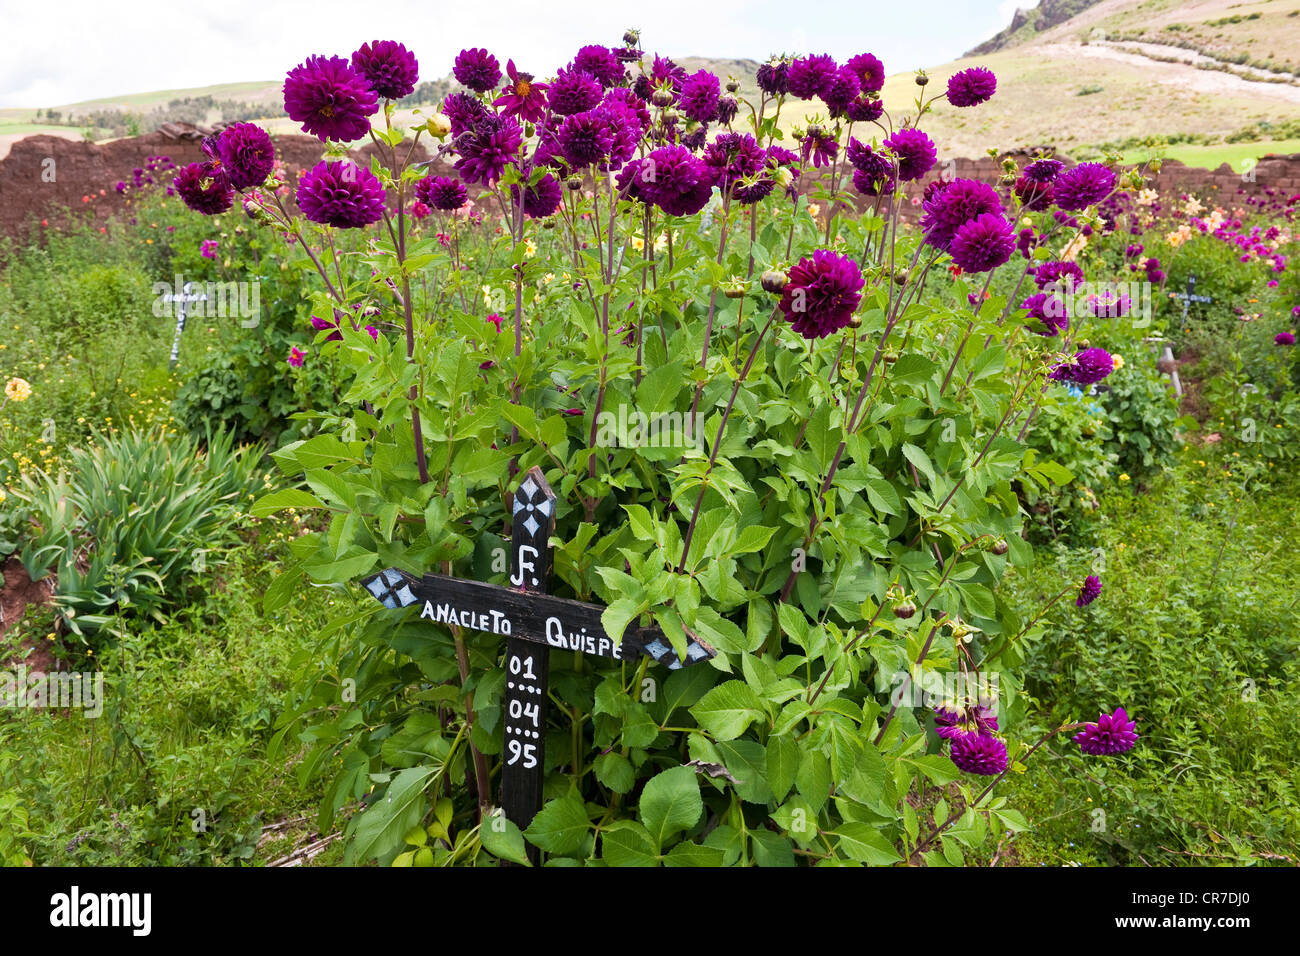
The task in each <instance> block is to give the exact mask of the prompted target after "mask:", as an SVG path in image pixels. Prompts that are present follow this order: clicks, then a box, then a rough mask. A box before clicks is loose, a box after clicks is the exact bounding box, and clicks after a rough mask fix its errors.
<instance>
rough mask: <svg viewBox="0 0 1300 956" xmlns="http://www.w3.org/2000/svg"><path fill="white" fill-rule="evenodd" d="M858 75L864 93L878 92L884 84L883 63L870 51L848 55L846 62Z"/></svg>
mask: <svg viewBox="0 0 1300 956" xmlns="http://www.w3.org/2000/svg"><path fill="white" fill-rule="evenodd" d="M846 65H847V66H848V68H849V69H851V70H852V71H853V72H854V73H856V74H857V75H858V79H859V80H860V81H861V83H862V91H863V92H864V93H879V92H880V90H881V88H882V87H884V85H885V64H883V63H881V62H880V61H879V60H878V59H876V58H875V57H874V56H872V55H871V54H870V53H859V54H858V55H857V56H854V57H850V58H849V62H848V63H847V64H846Z"/></svg>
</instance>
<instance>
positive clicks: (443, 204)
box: [415, 176, 469, 212]
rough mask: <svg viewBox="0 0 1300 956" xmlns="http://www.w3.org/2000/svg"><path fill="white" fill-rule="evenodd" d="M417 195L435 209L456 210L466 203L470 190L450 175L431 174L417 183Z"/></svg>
mask: <svg viewBox="0 0 1300 956" xmlns="http://www.w3.org/2000/svg"><path fill="white" fill-rule="evenodd" d="M415 197H416V198H417V199H419V200H420V201H421V202H424V203H428V204H429V205H430V206H432V207H433V208H434V209H441V210H442V211H443V212H454V211H455V210H457V209H459V208H460V207H461V206H463V205H465V200H467V199H469V192H468V191H467V190H466V189H465V184H464V183H462V182H461V181H460V180H459V179H452V178H451V177H450V176H429V177H427V178H425V179H421V180H420V181H419V182H418V183H416V184H415Z"/></svg>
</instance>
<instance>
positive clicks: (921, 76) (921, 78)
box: [916, 70, 930, 86]
mask: <svg viewBox="0 0 1300 956" xmlns="http://www.w3.org/2000/svg"><path fill="white" fill-rule="evenodd" d="M929 82H930V78H929V77H928V76H926V75H925V71H924V70H922V71H920V72H919V73H917V74H916V85H917V86H925V84H927V83H929Z"/></svg>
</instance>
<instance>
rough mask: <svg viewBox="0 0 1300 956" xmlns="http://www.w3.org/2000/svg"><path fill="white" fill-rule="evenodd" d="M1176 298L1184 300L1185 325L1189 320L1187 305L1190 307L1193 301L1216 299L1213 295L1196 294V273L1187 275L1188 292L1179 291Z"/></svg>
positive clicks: (1211, 300)
mask: <svg viewBox="0 0 1300 956" xmlns="http://www.w3.org/2000/svg"><path fill="white" fill-rule="evenodd" d="M1174 298H1175V299H1182V300H1183V323H1184V325H1185V324H1186V322H1187V307H1188V306H1190V305H1191V304H1192V303H1193V302H1213V301H1214V299H1213V298H1212V297H1210V296H1208V295H1197V294H1196V276H1195V275H1189V276H1188V277H1187V291H1186V292H1179V293H1178V294H1176V295H1175V296H1174Z"/></svg>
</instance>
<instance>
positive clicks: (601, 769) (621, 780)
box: [592, 751, 636, 793]
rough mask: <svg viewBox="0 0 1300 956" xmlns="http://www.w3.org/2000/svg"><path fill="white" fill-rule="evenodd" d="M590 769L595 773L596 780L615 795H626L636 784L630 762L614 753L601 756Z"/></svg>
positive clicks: (619, 754) (634, 773) (634, 772)
mask: <svg viewBox="0 0 1300 956" xmlns="http://www.w3.org/2000/svg"><path fill="white" fill-rule="evenodd" d="M592 769H593V770H595V772H596V779H597V780H599V781H600V782H601V783H602V784H603V785H604V786H606V787H608V788H609V789H610V790H613V791H614V792H615V793H627V792H628V791H629V790H631V789H632V787H633V786H634V785H635V784H636V771H635V770H633V769H632V762H631V761H630V760H628V759H627V758H626V757H624V756H623V755H622V754H621V753H617V752H616V751H610V752H609V753H607V754H601V755H600V756H599V757H597V758H596V761H595V763H594V764H593V765H592Z"/></svg>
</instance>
